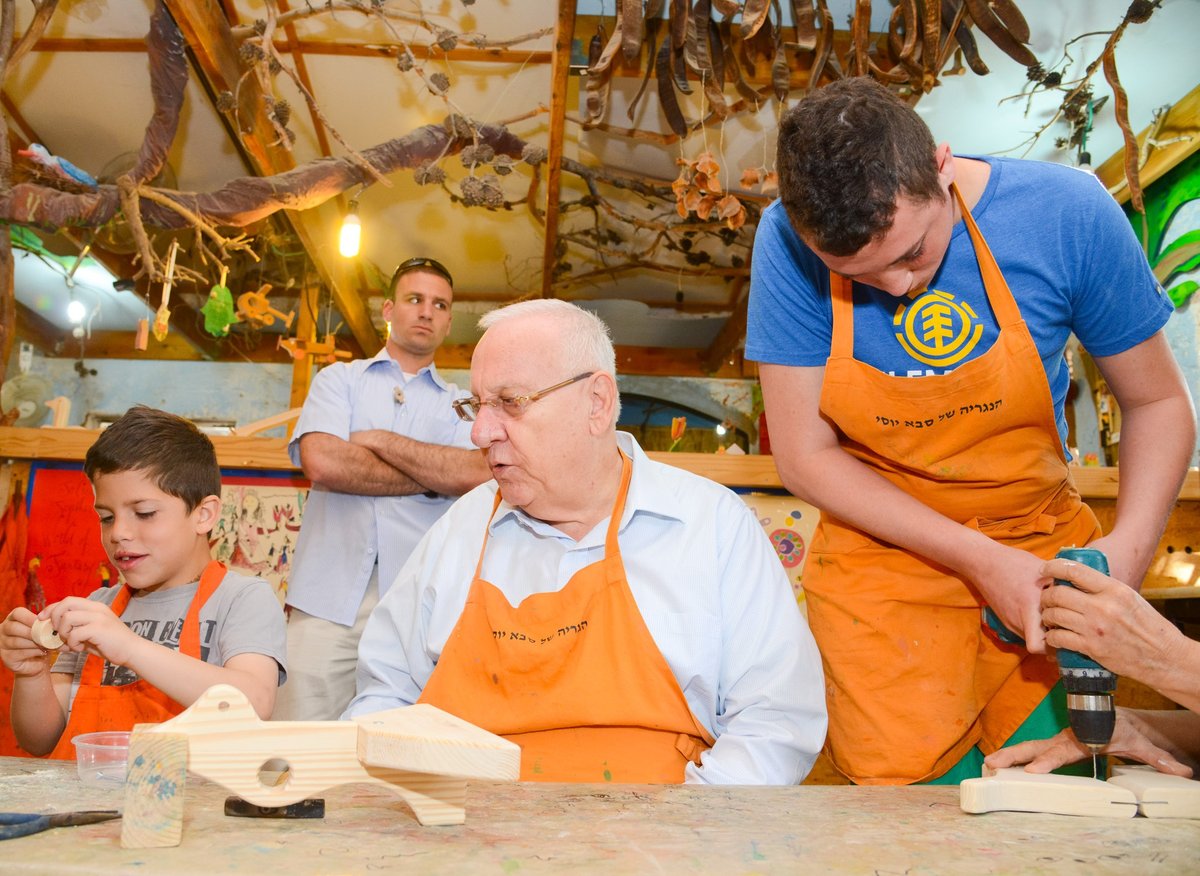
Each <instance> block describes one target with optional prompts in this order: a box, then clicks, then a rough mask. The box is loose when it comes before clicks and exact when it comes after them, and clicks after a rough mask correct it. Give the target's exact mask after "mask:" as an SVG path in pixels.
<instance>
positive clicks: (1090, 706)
mask: <svg viewBox="0 0 1200 876" xmlns="http://www.w3.org/2000/svg"><path fill="white" fill-rule="evenodd" d="M1055 556H1056V558H1059V559H1064V560H1072V561H1074V562H1076V563H1082V564H1083V565H1085V566H1089V567H1091V568H1093V569H1096V570H1097V571H1099V572H1102V573H1104V574H1105V575H1107V574H1108V560H1107V558H1105V556H1104V554H1103V553H1101V552H1100V551H1098V550H1095V549H1094V548H1077V547H1068V548H1063V549H1062V550H1060V551H1059V552H1058V553H1057V554H1056V555H1055ZM1054 583H1055V584H1065V585H1067V586H1068V587H1070V586H1072V585H1071V582H1070V581H1065V580H1063V579H1062V578H1055V579H1054ZM983 614H984V620H985V621H986V622H987V625H988V626H989V627H991V629H992V631H993V632H994V633H995V634H996V636H997V638H999V639H1000V641H1002V642H1007V643H1009V644H1012V645H1024V644H1025V640H1024V639H1022V638H1021V637H1019V636H1017V635H1016V634H1015V633H1013V632H1012V630H1010V629H1008V627H1006V626H1004V624H1003V623H1001V621H1000V618H999V617H997V616H996V613H995V612H994V611H992V609H991V608H990V607H988V606H985V607H984V609H983ZM1058 669H1059V673H1060V675H1061V676H1062V681H1063V687H1064V688H1065V689H1066V691H1067V717H1068V720H1070V722H1071V730H1073V731H1074V733H1075V738H1076V739H1078V740H1079V741H1080V742H1081V743H1082V744H1083V745H1086V746H1087V747H1088V749H1089V750H1090V751H1091V752H1092V759H1093V762H1094V761H1095V757H1096V755H1097V753H1098V752H1099V751H1100V749H1102V748H1104V746H1106V745H1108V743H1109V742H1110V741H1111V740H1112V734H1113V726H1114V725H1115V723H1116V712H1115V711H1114V709H1113V693H1114V691H1116V689H1117V677H1116V675H1114V674H1113V673H1111V672H1109V671H1108V670H1107V669H1105V668H1104V667H1103V666H1101V665H1100V664H1099V663H1097V662H1096V661H1095V660H1093V659H1092V658H1090V657H1088V656H1087V655H1085V654H1080V653H1079V652H1077V651H1068V650H1065V649H1059V651H1058Z"/></svg>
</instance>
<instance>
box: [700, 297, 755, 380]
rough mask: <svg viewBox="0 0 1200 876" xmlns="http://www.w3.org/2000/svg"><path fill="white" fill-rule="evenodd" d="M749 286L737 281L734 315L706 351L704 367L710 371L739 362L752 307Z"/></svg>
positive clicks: (731, 315)
mask: <svg viewBox="0 0 1200 876" xmlns="http://www.w3.org/2000/svg"><path fill="white" fill-rule="evenodd" d="M747 285H748V282H747V281H746V280H745V279H742V280H738V281H736V285H735V290H734V294H735V295H737V296H738V298H737V303H736V304H734V306H733V313H731V314H730V315H729V318H728V319H727V320H725V325H723V326H722V327H721V330H720V331H719V332H717V336H716V337H715V338H713V340H712V343H711V344H709V345H708V349H707V350H705V351H704V356H703V360H704V367H705V368H707V369H709V370H710V371H713V372H715V371H719V370H720V369H721V368H722V367H723V366H725V365H728V364H730V360H733V361H737V357H738V354H739V348H740V347H742V345H743V344H744V343H745V340H746V319H747V313H748V310H749V305H750V296H749V295H748V294H746V286H747Z"/></svg>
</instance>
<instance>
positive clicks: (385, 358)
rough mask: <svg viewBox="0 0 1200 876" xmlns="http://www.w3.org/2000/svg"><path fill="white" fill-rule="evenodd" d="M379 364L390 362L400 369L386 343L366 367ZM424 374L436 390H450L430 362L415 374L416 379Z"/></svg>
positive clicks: (448, 385)
mask: <svg viewBox="0 0 1200 876" xmlns="http://www.w3.org/2000/svg"><path fill="white" fill-rule="evenodd" d="M380 362H390V363H391V364H392V365H393V366H395V367H396V368H399V367H400V363H399V362H397V361H396V360H395V359H393V358H392V357H391V354H390V353H388V349H387V344H386V343H385V344H384V345H383V346H382V347H380V349H379V352H378V353H376V354H375V355H374V356H372V357H371V358H370V360H369V361H368V362H367V367H368V368H374V367H376V365H378V364H379V363H380ZM425 372H429V379H430V380H432V381H433V382H434V385H435V386H437V388H438V389H441V390H443V391H444V390H447V389H449V388H450V384H448V383H446V381H445V380H444V379H443V378H442V375H441V374H439V373H438V370H437V366H436V365H434V364H433V363H432V362H430V363H429V364H428V365H426V366H424V367H423V368H421V369H420V370H419V371H418V372H417V373H416V377H420V376H421V375H422V374H424V373H425Z"/></svg>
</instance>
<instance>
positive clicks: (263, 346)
mask: <svg viewBox="0 0 1200 876" xmlns="http://www.w3.org/2000/svg"><path fill="white" fill-rule="evenodd" d="M136 337H137V333H136V332H121V331H100V332H92V336H91V337H90V338H87V339H85V340H84V347H83V350H84V353H85V354H86V356H87V358H89V359H138V360H141V359H145V360H151V361H172V362H201V361H212V360H213V359H215V358H217V357H215V356H205V355H203V354H201V353H200V352H199V351H198V350H197V349H196V348H195V347H194V346H192V344H191V343H190V342H189V341H188V339H187V338H185V337H183V336H182V335H181V334H180V333H179V332H171V333H170V334H168V335H167V337H166V339H165V340H162V341H157V340H155V338H154V335H153V334H152V335H150V340H149V342H148V343H147V345H146V349H145V350H138V349H136V347H135V346H134V341H135V339H136ZM261 337H262V341H261V342H260V343H259V345H258V347H256V348H255V349H253V350H246V349H243V348H242V347H240V346H239V347H237V348H236V355H235V356H226V357H224V358H225V359H226V360H228V361H234V360H237V361H245V362H277V363H279V364H281V365H282V364H286V363H287V362H288V361H289V358H290V357H289V356H288V354H287V352H286V351H283V350H279V349H277V348H276V346H275V339H276V337H277V336H276V335H273V334H266V333H264V334H263V335H262V336H261ZM225 343H228V342H225ZM46 355H47V356H49V357H51V358H53V357H58V358H76V356H75V354H74V353H73V352H72V351H71V345H70V344H67V345H64V347H63V348H62V349H60V350H59V351H58V352H56V353H47V354H46Z"/></svg>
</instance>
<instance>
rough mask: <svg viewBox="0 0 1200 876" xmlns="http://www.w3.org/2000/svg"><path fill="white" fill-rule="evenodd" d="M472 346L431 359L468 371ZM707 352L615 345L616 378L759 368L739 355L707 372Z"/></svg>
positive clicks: (725, 374)
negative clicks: (730, 361) (731, 361)
mask: <svg viewBox="0 0 1200 876" xmlns="http://www.w3.org/2000/svg"><path fill="white" fill-rule="evenodd" d="M474 349H475V348H474V345H472V344H442V346H441V347H440V348H439V349H438V351H437V354H436V355H435V356H434V362H435V363H436V364H437V367H438V368H441V369H445V368H453V369H462V370H464V371H465V370H468V369H469V368H470V367H471V353H472V352H473V351H474ZM706 353H707V351H706V350H703V349H701V348H699V347H629V346H624V345H621V344H618V345H617V347H616V354H617V374H618V375H626V376H632V375H639V376H644V377H720V378H730V379H732V378H743V377H756V376H757V375H758V367H757V366H756V365H755V364H754V363H753V362H747V361H745V360H744V359H743V358H742V355H741V353H740V352H737V353H735V354H734V355H732V356H730V358H732V359H733V360H734V362H733V364H730V363H729V362H728V361H724V362H722V363H721V365H720V367H719V368H717V369H716V370H711V371H710V370H709V368H708V366H707V365H706V364H705V361H704V357H705V355H706Z"/></svg>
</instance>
